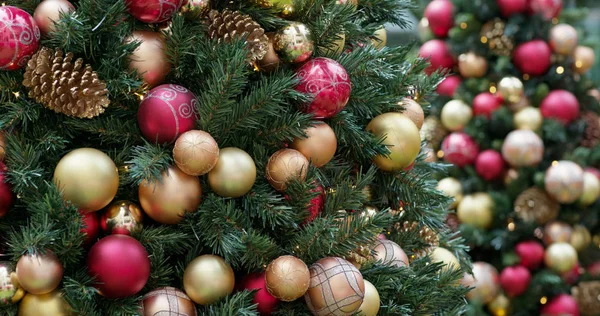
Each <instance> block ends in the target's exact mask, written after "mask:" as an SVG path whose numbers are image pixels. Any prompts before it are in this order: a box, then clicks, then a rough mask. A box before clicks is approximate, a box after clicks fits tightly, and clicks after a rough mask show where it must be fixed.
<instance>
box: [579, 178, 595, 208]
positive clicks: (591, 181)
mask: <svg viewBox="0 0 600 316" xmlns="http://www.w3.org/2000/svg"><path fill="white" fill-rule="evenodd" d="M598 197H600V180H599V179H598V177H597V176H596V175H594V174H593V173H591V172H588V171H586V172H584V173H583V192H582V193H581V196H580V197H579V204H581V205H583V206H588V205H591V204H593V203H594V202H596V200H598Z"/></svg>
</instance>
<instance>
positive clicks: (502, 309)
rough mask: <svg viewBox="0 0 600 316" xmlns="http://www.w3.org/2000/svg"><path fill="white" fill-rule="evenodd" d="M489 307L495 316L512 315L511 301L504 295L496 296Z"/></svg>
mask: <svg viewBox="0 0 600 316" xmlns="http://www.w3.org/2000/svg"><path fill="white" fill-rule="evenodd" d="M487 307H488V309H489V310H490V312H491V313H492V315H493V316H507V315H510V310H511V308H510V300H509V299H508V297H506V295H504V294H499V295H498V296H496V298H495V299H494V300H493V301H491V302H489V303H488V305H487Z"/></svg>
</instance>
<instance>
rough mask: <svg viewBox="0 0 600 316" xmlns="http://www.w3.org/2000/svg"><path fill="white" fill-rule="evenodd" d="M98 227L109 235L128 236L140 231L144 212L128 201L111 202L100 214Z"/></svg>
mask: <svg viewBox="0 0 600 316" xmlns="http://www.w3.org/2000/svg"><path fill="white" fill-rule="evenodd" d="M100 221H101V222H100V226H102V229H103V230H104V231H105V232H107V233H109V234H124V235H129V234H131V233H136V232H139V231H140V230H142V227H143V226H144V223H143V221H144V212H143V211H142V210H141V209H140V207H139V206H137V205H136V204H135V203H132V202H129V201H117V202H113V203H112V204H111V205H110V206H109V207H108V208H107V209H106V211H105V212H104V213H103V214H102V219H101V220H100Z"/></svg>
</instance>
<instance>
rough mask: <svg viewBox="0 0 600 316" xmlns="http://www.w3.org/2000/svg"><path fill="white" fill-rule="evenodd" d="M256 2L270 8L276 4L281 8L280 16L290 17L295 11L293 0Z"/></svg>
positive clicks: (260, 0) (262, 0) (259, 0)
mask: <svg viewBox="0 0 600 316" xmlns="http://www.w3.org/2000/svg"><path fill="white" fill-rule="evenodd" d="M257 2H258V4H259V5H260V6H262V7H264V8H270V7H273V6H274V5H277V6H278V7H280V8H281V16H282V17H283V18H290V17H291V16H292V15H293V14H294V11H295V8H294V1H293V0H258V1H257Z"/></svg>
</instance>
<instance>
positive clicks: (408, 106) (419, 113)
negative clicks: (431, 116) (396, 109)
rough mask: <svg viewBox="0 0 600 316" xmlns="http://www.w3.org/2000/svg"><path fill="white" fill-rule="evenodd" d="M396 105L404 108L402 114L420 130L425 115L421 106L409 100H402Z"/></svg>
mask: <svg viewBox="0 0 600 316" xmlns="http://www.w3.org/2000/svg"><path fill="white" fill-rule="evenodd" d="M398 105H400V106H402V107H404V111H403V112H402V114H404V115H406V116H407V117H408V118H409V119H410V120H411V121H413V123H415V125H416V126H417V128H418V129H419V130H420V129H421V127H423V122H425V113H423V108H422V107H421V105H420V104H419V103H418V102H417V101H415V100H413V99H409V98H404V99H403V100H402V101H400V103H398Z"/></svg>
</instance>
